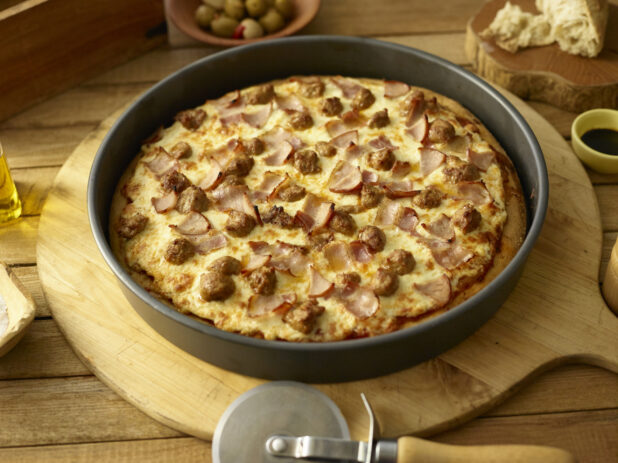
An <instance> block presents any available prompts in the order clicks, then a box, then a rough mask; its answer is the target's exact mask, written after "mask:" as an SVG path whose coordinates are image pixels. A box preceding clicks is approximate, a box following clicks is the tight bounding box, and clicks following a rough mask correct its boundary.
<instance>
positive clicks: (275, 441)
mask: <svg viewBox="0 0 618 463" xmlns="http://www.w3.org/2000/svg"><path fill="white" fill-rule="evenodd" d="M361 397H362V400H363V403H364V405H365V409H366V410H367V413H368V414H369V438H368V440H367V442H356V441H352V440H350V432H349V430H348V426H347V423H346V421H345V419H344V417H343V415H342V414H341V411H340V410H339V408H338V407H337V405H336V404H335V403H334V402H333V401H332V400H331V399H330V398H329V397H328V396H326V395H325V394H323V393H322V392H320V391H318V390H317V389H315V388H313V387H311V386H307V385H305V384H302V383H297V382H292V381H275V382H271V383H265V384H262V385H260V386H258V387H256V388H253V389H251V390H249V391H247V392H245V393H244V394H242V395H241V396H239V397H238V398H237V399H236V400H235V401H234V402H233V403H232V404H231V405H230V406H229V407H228V409H227V410H226V411H225V412H224V413H223V415H222V417H221V419H220V420H219V423H218V424H217V428H216V429H215V433H214V436H213V441H212V456H213V463H298V462H314V463H315V462H323V463H330V462H334V461H339V462H357V463H416V462H426V463H427V462H431V463H467V462H470V461H474V462H475V463H490V462H493V463H499V462H504V463H506V462H509V463H576V460H575V459H574V458H573V456H572V455H571V454H570V453H568V452H566V451H564V450H561V449H556V448H552V447H541V446H532V445H485V446H455V445H446V444H439V443H434V442H429V441H425V440H422V439H419V438H416V437H408V436H406V437H400V438H399V439H397V440H387V439H380V430H379V426H378V422H377V420H376V418H375V415H374V413H373V410H372V408H371V405H370V403H369V401H368V400H367V398H366V397H365V395H364V394H361Z"/></svg>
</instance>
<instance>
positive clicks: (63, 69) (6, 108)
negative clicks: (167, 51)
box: [0, 0, 164, 120]
mask: <svg viewBox="0 0 618 463" xmlns="http://www.w3.org/2000/svg"><path fill="white" fill-rule="evenodd" d="M159 25H164V24H163V2H162V0H129V1H127V0H91V1H89V2H82V1H80V0H21V1H13V0H9V1H8V2H7V1H6V0H5V1H3V2H0V27H1V30H2V36H3V42H2V52H1V53H0V69H1V70H2V71H1V73H0V89H1V90H0V94H1V95H2V105H0V120H3V119H6V118H7V117H8V116H10V115H13V114H15V113H17V112H19V111H21V110H23V109H24V108H27V107H28V106H31V105H32V104H33V103H35V102H38V101H41V100H42V99H44V98H48V97H49V96H51V95H53V94H55V93H58V92H60V91H62V90H66V89H67V88H70V87H71V86H73V85H75V84H77V83H79V82H83V81H84V80H85V79H87V78H89V77H92V76H94V75H96V74H98V73H100V72H101V71H104V70H107V69H109V68H111V67H113V66H115V65H118V64H120V63H123V62H125V61H127V60H128V59H130V58H132V57H135V56H139V55H140V54H141V53H144V52H145V51H146V50H150V49H152V48H154V47H156V46H158V45H160V44H161V43H163V41H164V37H163V31H162V30H161V28H160V27H159V31H158V33H157V26H159ZM24 57H27V59H24Z"/></svg>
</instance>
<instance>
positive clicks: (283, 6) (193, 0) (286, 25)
mask: <svg viewBox="0 0 618 463" xmlns="http://www.w3.org/2000/svg"><path fill="white" fill-rule="evenodd" d="M319 7H320V0H170V2H169V3H168V15H169V17H170V19H171V20H172V22H173V23H174V24H175V25H176V27H178V29H180V30H181V31H182V32H184V33H185V34H187V35H188V36H190V37H192V38H194V39H196V40H199V41H200V42H204V43H207V44H210V45H217V46H223V47H233V46H236V45H243V44H246V43H251V42H257V41H259V40H265V39H272V38H276V37H284V36H287V35H291V34H294V33H295V32H298V31H299V30H300V29H302V28H303V27H305V26H306V25H307V24H308V23H309V22H310V21H311V20H312V19H313V18H314V17H315V15H316V14H317V12H318V9H319Z"/></svg>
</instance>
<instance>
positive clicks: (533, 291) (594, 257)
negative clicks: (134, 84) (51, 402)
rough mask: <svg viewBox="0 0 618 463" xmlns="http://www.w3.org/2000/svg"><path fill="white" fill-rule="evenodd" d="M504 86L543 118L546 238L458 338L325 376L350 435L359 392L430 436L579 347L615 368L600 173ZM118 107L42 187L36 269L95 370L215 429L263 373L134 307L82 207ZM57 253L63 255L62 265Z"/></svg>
mask: <svg viewBox="0 0 618 463" xmlns="http://www.w3.org/2000/svg"><path fill="white" fill-rule="evenodd" d="M507 96H508V97H509V98H510V99H511V101H512V102H513V103H514V104H515V106H516V107H517V108H518V109H519V110H520V111H521V112H522V113H523V115H524V117H525V118H526V120H527V121H528V122H529V123H530V124H531V126H532V128H533V130H534V131H535V133H536V135H537V138H538V140H539V142H540V144H541V147H542V149H543V151H544V153H545V157H546V160H547V164H548V169H549V173H550V191H551V193H550V205H549V211H548V217H547V220H546V223H545V226H544V231H543V233H542V234H541V237H540V239H539V243H538V245H537V246H536V247H535V250H534V251H533V253H532V255H531V257H530V262H529V264H528V265H527V267H526V270H525V272H524V275H523V277H522V280H521V282H520V283H519V285H518V287H517V289H516V290H515V292H514V293H513V295H512V296H511V297H510V298H509V300H508V301H507V303H506V304H505V305H504V306H503V307H502V308H501V310H500V311H499V312H498V313H497V315H496V316H495V317H494V318H493V319H492V320H490V322H489V323H488V324H487V325H485V326H484V327H483V328H482V329H481V330H479V331H478V332H477V333H476V334H475V335H473V336H472V337H471V338H469V339H468V340H466V341H464V342H463V343H462V344H460V345H459V346H457V347H456V348H454V349H451V350H450V351H448V352H446V353H445V354H443V355H441V356H440V357H439V358H437V359H435V360H431V361H429V362H426V363H424V364H421V365H419V366H417V367H414V368H410V369H408V370H405V371H403V372H400V373H395V374H391V375H387V376H384V377H380V378H376V379H372V380H364V381H357V382H350V383H343V384H331V385H324V386H319V388H320V389H322V390H323V391H325V392H326V393H327V394H328V395H329V396H330V397H332V398H333V400H335V402H336V403H337V404H338V405H339V407H340V408H341V409H342V411H343V413H344V415H345V416H346V418H347V420H348V423H349V424H350V428H351V431H352V434H353V435H354V436H356V438H362V437H363V436H365V435H366V433H367V424H368V423H367V420H366V417H365V414H364V410H363V409H362V408H361V407H360V406H359V405H360V403H359V394H360V392H364V393H365V394H367V396H368V397H370V399H371V400H372V402H373V403H374V406H375V408H376V412H377V414H378V416H379V418H381V421H382V429H383V432H384V433H385V435H387V436H389V437H394V436H400V435H404V434H411V433H414V434H420V435H429V434H434V433H436V432H439V431H443V430H445V429H447V428H450V427H452V426H454V425H456V424H460V423H462V422H464V421H466V420H467V419H470V418H472V417H473V416H476V415H478V414H479V413H481V412H482V411H484V410H487V409H488V408H489V407H490V406H492V405H494V404H495V403H497V402H498V401H501V400H503V399H504V398H505V397H506V396H507V395H508V394H510V393H512V392H513V391H514V390H515V389H516V388H518V387H519V386H520V385H521V384H522V383H523V382H525V381H526V380H529V379H530V378H531V376H532V375H533V374H538V373H540V372H541V371H543V370H545V369H547V368H549V367H551V366H555V365H557V364H559V363H564V362H567V361H569V360H572V359H574V358H578V359H581V360H583V361H586V362H589V363H593V364H595V365H600V366H603V367H605V368H608V369H612V370H613V371H618V321H617V320H616V318H615V317H614V316H613V314H611V313H610V312H609V310H608V309H607V308H605V307H604V306H605V304H604V302H603V300H602V298H601V296H600V294H599V290H598V285H597V281H598V275H597V271H598V266H599V262H600V256H601V223H600V217H599V213H598V209H597V208H596V203H595V198H594V193H593V190H592V186H591V184H590V182H589V180H588V178H587V177H586V174H585V171H584V169H583V168H582V167H581V165H580V164H579V162H578V161H577V158H576V157H575V156H574V155H573V153H572V152H571V150H570V148H569V146H568V145H567V144H566V142H565V141H564V139H563V138H562V137H561V136H560V135H559V134H558V133H557V132H556V131H555V130H554V129H553V128H552V127H551V125H550V124H549V123H548V122H546V121H545V120H544V119H543V118H542V117H541V116H540V115H538V114H537V113H535V112H534V111H533V110H532V109H530V108H528V107H527V106H526V105H525V103H523V102H522V101H521V100H519V99H518V98H516V97H514V96H512V95H510V94H507ZM118 115H119V113H116V114H114V115H113V116H111V117H110V118H108V119H106V120H105V121H104V122H103V123H102V124H101V125H100V126H99V127H98V128H97V129H96V130H95V131H94V132H92V133H91V134H90V135H89V136H88V137H86V139H85V140H84V142H83V143H81V144H80V145H79V146H78V147H77V148H76V150H75V151H74V152H73V154H72V155H71V157H70V158H69V159H68V160H67V161H66V162H65V164H64V166H63V168H62V169H61V170H60V172H59V174H58V177H57V178H56V181H55V182H54V186H53V189H52V191H51V193H50V194H49V195H48V199H47V203H46V206H45V208H44V209H43V212H42V215H41V222H40V225H39V230H40V236H39V239H38V245H37V262H38V268H39V272H40V278H41V282H42V284H43V288H44V291H45V295H46V298H47V300H48V303H49V305H50V308H51V311H52V314H53V316H54V319H55V320H56V321H57V322H58V323H59V325H60V329H61V330H62V332H63V333H64V335H65V336H66V338H67V339H68V341H69V343H70V344H71V345H72V347H73V348H74V350H75V351H76V353H77V355H78V356H79V357H80V358H81V359H82V360H83V361H84V362H85V363H86V365H87V366H88V368H89V369H91V370H92V371H93V372H94V373H95V374H96V375H97V376H98V377H99V378H100V379H101V380H102V381H103V382H105V383H106V384H108V385H109V386H110V387H111V388H112V389H114V390H115V391H116V392H118V393H119V394H120V395H121V396H123V397H125V398H126V399H127V400H128V401H129V402H131V403H133V404H134V405H135V406H137V407H138V408H140V409H141V410H142V411H144V412H145V413H147V414H148V415H150V416H152V417H153V418H155V419H157V420H159V421H161V422H162V423H164V424H166V425H168V426H171V427H173V428H176V429H178V430H180V431H182V432H186V433H189V434H193V435H195V436H197V437H201V438H204V439H207V440H210V439H211V438H212V434H213V432H214V428H215V426H216V423H217V422H218V420H219V417H220V416H221V414H222V413H223V411H224V410H225V409H226V408H227V407H228V406H229V404H230V403H231V402H232V401H233V400H234V399H235V398H236V397H237V395H238V394H239V393H242V392H244V391H246V390H248V389H250V388H252V387H254V386H256V385H258V384H261V383H262V382H263V381H262V380H258V379H251V378H247V377H243V376H240V375H237V374H234V373H231V372H228V371H224V370H222V369H220V368H217V367H214V366H211V365H208V364H206V363H205V362H202V361H199V360H197V359H195V358H194V357H192V356H190V355H188V354H186V353H184V352H183V351H181V350H180V349H178V348H176V347H175V346H173V345H172V344H170V343H169V342H167V341H165V340H164V339H163V338H162V337H161V336H159V335H158V334H157V333H156V332H155V331H154V330H152V329H151V328H150V327H149V326H148V325H147V324H146V323H145V322H144V321H143V320H141V318H140V317H139V316H138V315H137V314H136V313H135V312H134V311H133V310H132V308H131V306H130V304H128V302H127V301H126V300H125V299H124V297H123V295H122V293H121V291H120V288H119V285H118V283H117V281H116V279H115V277H114V276H113V274H112V273H111V271H110V270H109V269H108V268H107V266H106V264H105V263H104V262H103V259H102V257H101V256H100V254H99V252H98V250H97V248H96V245H95V243H94V240H93V239H92V237H90V236H89V225H88V221H87V218H86V217H85V216H84V214H83V210H84V205H85V195H86V185H87V182H86V180H87V177H88V175H87V174H88V172H89V169H90V165H91V162H92V159H93V158H94V155H95V153H96V150H97V148H98V146H99V144H100V142H101V140H102V139H103V137H104V136H105V134H106V133H107V131H108V130H109V128H110V127H111V125H112V124H113V122H114V121H115V119H116V118H117V117H118ZM72 236H79V237H80V240H79V242H76V241H75V240H71V237H72ZM591 237H596V243H595V239H594V238H593V239H591ZM565 242H568V243H569V249H568V250H565V249H564V248H563V246H562V244H563V243H565ZM60 260H62V261H63V262H64V264H65V265H62V266H58V265H56V263H57V262H58V261H60ZM515 353H516V354H515ZM153 364H154V365H158V367H157V368H156V369H152V368H151V366H152V365H153ZM180 391H181V392H180Z"/></svg>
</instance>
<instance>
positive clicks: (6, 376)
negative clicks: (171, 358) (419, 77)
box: [0, 0, 618, 462]
mask: <svg viewBox="0 0 618 463" xmlns="http://www.w3.org/2000/svg"><path fill="white" fill-rule="evenodd" d="M481 3H482V0H453V1H451V2H449V5H448V8H442V7H436V5H434V4H433V3H431V2H425V1H423V0H392V1H389V2H375V1H372V0H327V1H324V2H323V6H322V8H321V10H320V12H319V14H318V16H317V18H316V19H315V21H314V22H313V23H312V24H310V25H309V26H308V27H307V29H306V30H305V32H306V33H312V34H313V33H337V34H346V35H363V36H373V37H377V38H382V39H384V40H388V41H392V42H396V43H401V44H405V45H409V46H412V47H416V48H420V49H422V50H425V51H428V52H430V53H434V54H436V55H439V56H442V57H444V58H446V59H448V60H450V61H453V62H454V63H456V64H459V65H461V66H463V67H466V68H469V67H470V63H469V62H468V61H467V60H466V57H465V55H464V51H463V42H464V35H465V25H466V21H467V18H469V17H470V16H471V15H472V14H473V13H474V12H475V11H476V10H477V9H478V8H479V7H480V5H481ZM420 18H423V19H422V20H421V19H420ZM214 51H216V50H214V49H209V48H203V47H184V48H173V49H172V48H169V47H166V46H164V47H160V48H158V49H156V50H155V51H152V52H150V53H147V54H145V55H143V56H141V57H139V58H137V59H135V60H133V61H131V62H129V63H127V64H125V65H123V66H119V67H117V68H115V69H113V70H111V71H109V72H107V73H105V74H102V75H100V76H98V77H96V78H94V79H91V80H89V81H87V82H86V83H84V84H82V85H79V86H77V87H74V88H72V89H70V90H68V91H66V92H65V93H62V94H60V95H58V96H56V97H54V98H51V99H49V100H47V101H44V102H43V103H40V104H38V105H37V106H35V107H32V108H30V109H28V110H25V111H23V112H22V113H20V114H18V115H16V116H14V117H12V118H11V119H8V120H6V121H4V122H2V123H0V140H2V143H3V145H4V148H5V151H6V152H7V154H8V161H9V165H10V167H11V171H12V173H13V177H14V179H15V181H16V183H17V187H18V190H19V193H20V196H21V198H22V201H23V206H24V214H23V217H22V218H21V219H20V220H19V221H17V222H13V223H11V224H9V225H6V226H2V227H0V260H3V261H4V262H6V263H8V264H9V265H10V266H11V267H12V268H13V270H14V271H15V273H16V274H17V276H18V277H19V278H20V279H21V280H22V281H23V283H24V284H25V285H26V286H27V288H28V289H29V290H30V291H31V292H32V294H33V295H34V298H35V300H36V302H37V306H38V307H37V317H36V320H35V321H34V323H33V324H32V326H31V328H30V331H29V332H28V333H27V334H26V336H25V338H24V339H23V340H22V341H21V343H20V344H19V345H18V346H17V347H16V348H15V349H14V350H13V351H12V352H11V353H10V354H8V355H7V356H5V357H3V358H1V359H0V461H27V462H30V461H33V462H34V461H37V462H38V461H114V462H117V461H169V460H172V459H174V461H176V462H180V461H198V460H199V461H211V457H210V443H208V442H204V441H201V440H198V439H195V438H193V437H189V436H185V435H183V434H181V433H179V432H178V431H175V430H173V429H171V428H168V427H166V426H163V425H161V424H159V423H158V422H156V421H154V420H152V419H151V418H149V417H147V416H146V415H144V414H143V413H142V412H140V411H138V410H137V409H136V408H134V407H133V406H131V405H129V404H128V403H126V402H125V401H124V400H122V399H121V398H120V397H118V396H117V395H116V394H115V393H113V392H112V391H111V390H110V389H108V388H107V387H106V386H105V385H103V384H102V383H101V382H100V381H99V380H98V379H97V378H96V377H94V376H93V375H92V374H91V373H90V372H89V371H88V370H87V369H86V368H85V367H84V365H83V364H82V363H81V362H80V361H79V360H78V359H77V357H76V356H75V354H74V353H73V351H72V350H71V348H70V347H69V345H68V344H67V343H66V341H65V339H64V337H63V336H62V334H61V333H60V331H59V330H58V327H57V325H56V323H55V322H54V320H53V318H52V317H51V315H50V312H49V309H48V307H47V305H46V302H45V298H44V296H43V293H42V289H41V286H40V283H39V280H38V273H37V268H36V260H35V244H36V239H37V227H38V220H39V214H40V212H41V208H42V205H43V202H44V200H45V197H46V195H47V193H48V192H49V190H50V188H51V185H52V182H53V179H54V177H55V175H56V173H57V172H58V170H59V169H60V167H61V165H62V163H63V162H64V160H66V158H67V157H68V156H69V155H70V154H71V152H72V151H73V149H74V148H75V147H76V146H77V145H78V144H79V142H80V141H81V140H82V139H83V138H84V137H85V136H87V135H88V133H89V132H90V131H91V130H92V129H94V128H95V127H96V126H97V125H98V124H99V123H100V122H101V121H102V120H103V119H105V118H106V117H107V116H109V115H110V114H111V113H112V112H113V111H114V110H117V109H118V108H120V107H122V106H123V105H125V104H126V103H127V102H129V101H130V100H131V99H133V98H135V97H136V96H137V95H139V94H140V93H141V92H143V91H144V90H146V89H147V88H149V87H150V86H151V85H152V84H154V83H155V82H157V81H158V80H160V79H161V78H163V77H165V76H166V75H168V74H169V73H171V72H173V71H175V70H176V69H178V68H180V67H182V66H184V65H186V64H188V63H190V62H192V61H194V60H195V59H198V58H201V57H203V56H205V55H208V54H210V53H213V52H214ZM530 105H531V106H532V107H533V108H534V109H535V110H537V111H538V112H539V113H540V114H542V115H543V116H544V117H545V118H546V119H547V120H548V121H550V122H551V123H552V124H553V125H554V127H556V129H557V130H558V131H559V132H560V133H561V134H562V135H563V136H564V137H565V138H568V137H569V133H570V124H571V122H572V120H573V118H574V117H575V116H576V114H572V113H568V112H565V111H561V110H559V109H557V108H554V107H552V106H549V105H546V104H541V103H534V102H530ZM589 175H590V179H591V181H592V183H593V184H594V187H595V191H596V193H597V197H598V200H599V208H600V210H601V217H602V220H603V230H604V236H603V248H604V253H603V262H602V264H601V269H600V275H603V272H604V270H605V266H606V265H607V260H608V258H609V253H610V250H611V247H612V245H613V243H614V242H615V241H616V237H617V235H618V175H601V174H597V173H594V172H592V171H589ZM84 213H85V211H84ZM59 264H61V263H59ZM153 367H154V368H156V365H155V366H153ZM433 439H435V440H437V441H441V442H449V443H455V444H483V443H528V444H543V445H554V446H558V447H562V448H565V449H568V450H570V451H572V452H573V453H574V454H575V455H576V456H577V457H578V458H579V460H580V461H581V462H612V461H618V377H617V375H615V374H613V373H610V372H608V371H605V370H602V369H600V368H595V367H590V366H581V365H569V366H564V367H560V368H558V369H556V370H554V371H551V372H549V373H546V374H544V375H542V376H540V377H539V378H537V379H536V380H534V381H533V382H532V384H530V385H528V386H527V387H525V388H524V389H522V390H521V391H520V392H518V393H517V394H516V395H515V396H513V397H512V398H511V399H509V400H507V401H506V402H505V403H503V404H502V405H500V406H499V407H497V408H495V409H493V410H492V411H491V412H489V413H487V414H486V415H483V416H481V417H479V418H477V419H475V420H473V421H470V422H469V423H467V424H465V425H463V426H461V427H459V428H457V429H454V430H451V431H448V432H446V433H443V434H441V435H438V436H434V437H433Z"/></svg>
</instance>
